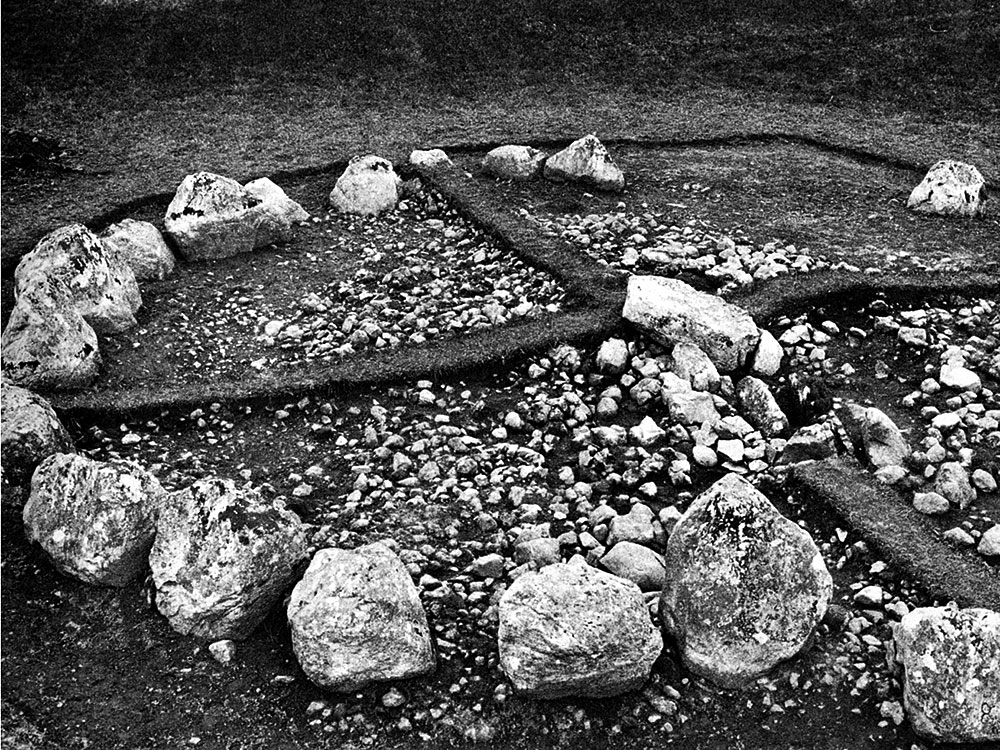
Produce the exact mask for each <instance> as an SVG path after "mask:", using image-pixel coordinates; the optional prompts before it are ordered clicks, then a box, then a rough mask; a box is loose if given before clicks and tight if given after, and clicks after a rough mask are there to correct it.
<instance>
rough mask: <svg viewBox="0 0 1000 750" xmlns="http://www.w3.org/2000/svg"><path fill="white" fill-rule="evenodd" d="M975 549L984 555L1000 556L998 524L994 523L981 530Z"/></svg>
mask: <svg viewBox="0 0 1000 750" xmlns="http://www.w3.org/2000/svg"><path fill="white" fill-rule="evenodd" d="M976 551H978V552H979V554H981V555H985V556H986V557H998V556H1000V524H994V525H993V526H991V527H990V528H988V529H987V530H986V531H984V532H983V536H982V537H981V538H980V539H979V546H978V547H976Z"/></svg>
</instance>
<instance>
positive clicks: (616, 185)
mask: <svg viewBox="0 0 1000 750" xmlns="http://www.w3.org/2000/svg"><path fill="white" fill-rule="evenodd" d="M544 174H545V178H546V179H548V180H553V181H554V182H567V181H569V182H582V183H585V184H587V185H592V186H593V187H595V188H597V189H598V190H608V191H610V192H615V193H620V192H621V191H622V190H624V189H625V175H624V174H622V171H621V169H619V167H618V165H617V164H615V162H614V160H613V159H612V158H611V155H610V154H609V153H608V150H607V149H606V148H605V147H604V144H603V143H601V142H600V141H599V140H598V139H597V136H595V135H593V134H590V135H586V136H584V137H583V138H580V139H579V140H577V141H573V143H571V144H570V145H569V146H567V147H566V148H564V149H563V150H562V151H560V152H558V153H556V154H553V155H552V156H550V157H549V158H548V159H547V160H546V161H545V168H544Z"/></svg>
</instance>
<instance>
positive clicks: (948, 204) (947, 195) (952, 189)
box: [906, 159, 986, 216]
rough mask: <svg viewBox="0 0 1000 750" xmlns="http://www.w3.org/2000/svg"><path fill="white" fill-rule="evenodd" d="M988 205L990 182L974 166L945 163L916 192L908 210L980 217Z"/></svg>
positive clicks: (932, 168) (939, 165) (945, 161)
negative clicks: (987, 192)
mask: <svg viewBox="0 0 1000 750" xmlns="http://www.w3.org/2000/svg"><path fill="white" fill-rule="evenodd" d="M985 203H986V180H984V179H983V176H982V175H981V174H980V173H979V170H978V169H976V168H975V167H974V166H972V165H971V164H965V163H964V162H960V161H953V160H951V159H943V160H941V161H939V162H937V163H936V164H935V165H934V166H932V167H931V168H930V171H928V172H927V175H926V176H925V177H924V179H923V181H922V182H921V183H920V184H919V185H917V186H916V187H915V188H913V192H912V193H910V198H909V200H907V201H906V207H907V208H909V209H912V210H913V211H919V212H920V213H928V214H946V215H952V216H978V215H979V214H981V213H982V212H983V209H984V208H985Z"/></svg>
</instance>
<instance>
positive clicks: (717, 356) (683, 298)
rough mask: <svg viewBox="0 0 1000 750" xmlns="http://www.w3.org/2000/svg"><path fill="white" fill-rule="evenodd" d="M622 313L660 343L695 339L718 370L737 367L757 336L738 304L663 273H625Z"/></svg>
mask: <svg viewBox="0 0 1000 750" xmlns="http://www.w3.org/2000/svg"><path fill="white" fill-rule="evenodd" d="M622 315H623V316H624V317H625V319H626V320H628V321H629V322H630V323H633V324H635V325H636V326H638V327H639V328H641V329H642V330H644V331H646V332H647V333H648V334H649V335H650V336H651V337H652V338H654V339H656V340H657V341H658V342H659V343H661V344H664V345H665V346H674V345H675V344H676V343H678V342H681V341H688V342H691V343H693V344H695V345H696V346H697V347H698V348H700V349H701V350H702V351H703V352H704V353H705V354H707V355H708V357H709V359H711V360H712V362H714V363H715V366H716V367H717V368H718V369H719V370H721V371H723V372H732V371H733V370H735V369H737V368H738V367H740V366H742V365H743V364H744V362H746V361H747V358H748V357H749V356H750V355H751V354H752V353H753V352H754V350H755V349H756V347H757V342H758V340H759V339H760V332H759V331H758V330H757V325H756V324H755V323H754V321H753V318H752V317H750V313H748V312H747V311H746V310H744V309H743V308H741V307H737V306H736V305H733V304H730V303H729V302H726V301H725V300H724V299H722V298H721V297H717V296H715V295H714V294H707V293H705V292H700V291H698V290H697V289H695V288H694V287H692V286H690V285H689V284H685V283H684V282H683V281H680V280H678V279H667V278H664V277H662V276H632V277H630V278H629V280H628V293H627V295H626V297H625V307H624V309H623V310H622Z"/></svg>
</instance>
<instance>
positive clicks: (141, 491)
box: [22, 453, 166, 586]
mask: <svg viewBox="0 0 1000 750" xmlns="http://www.w3.org/2000/svg"><path fill="white" fill-rule="evenodd" d="M165 497H166V493H165V492H164V491H163V488H162V487H161V486H160V483H159V482H158V481H157V480H156V478H155V477H154V476H153V475H152V474H150V473H149V472H148V471H146V470H145V469H143V468H142V467H140V466H138V465H137V464H135V463H131V462H125V461H108V462H102V461H94V460H92V459H89V458H87V457H85V456H78V455H75V454H66V453H56V454H54V455H52V456H49V457H48V458H46V459H45V460H44V461H42V463H40V464H39V465H38V468H37V469H36V470H35V474H34V476H33V477H32V479H31V494H30V495H29V497H28V501H27V503H25V506H24V510H23V513H22V517H23V519H24V531H25V536H27V537H28V539H29V540H30V541H33V542H37V543H38V544H39V545H40V546H41V548H42V550H43V551H44V552H45V554H46V555H47V556H48V557H49V559H50V560H51V561H52V564H53V565H55V566H56V567H57V568H58V569H59V570H61V571H62V572H64V573H66V574H67V575H70V576H72V577H73V578H77V579H79V580H81V581H83V582H85V583H93V584H99V585H104V586H125V585H126V584H128V583H129V582H130V581H133V580H135V579H136V578H137V577H138V576H139V575H141V573H142V572H143V571H144V570H145V569H146V557H147V555H148V554H149V550H150V547H151V546H152V544H153V533H154V530H155V528H156V517H157V514H158V512H159V509H160V507H161V505H162V503H163V500H164V498H165Z"/></svg>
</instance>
